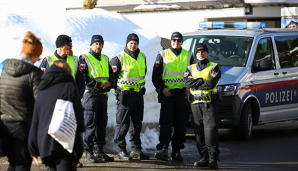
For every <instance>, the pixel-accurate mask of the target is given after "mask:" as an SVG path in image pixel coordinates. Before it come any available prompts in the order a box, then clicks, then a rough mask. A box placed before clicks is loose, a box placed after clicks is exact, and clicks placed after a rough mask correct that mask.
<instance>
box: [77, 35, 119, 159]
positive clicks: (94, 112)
mask: <svg viewBox="0 0 298 171" xmlns="http://www.w3.org/2000/svg"><path fill="white" fill-rule="evenodd" d="M94 40H95V41H94ZM97 40H98V41H97ZM99 40H100V41H99ZM95 42H101V43H102V44H103V39H102V37H101V36H100V35H94V36H92V38H91V45H92V44H93V43H95ZM79 64H80V68H81V70H82V73H83V75H84V78H85V83H86V91H85V94H84V96H83V107H84V120H85V121H84V122H85V128H86V131H85V132H84V135H83V141H84V150H85V153H86V161H88V162H92V163H94V162H97V161H114V158H113V157H109V156H108V155H106V154H105V153H104V152H103V146H104V145H105V144H106V141H105V137H106V126H107V121H108V113H107V109H108V106H107V101H108V96H107V92H108V91H110V89H111V88H112V87H113V84H114V77H113V71H112V68H111V67H110V65H109V58H108V56H106V55H104V54H101V53H99V54H96V53H95V52H93V51H92V50H91V49H90V51H89V53H87V54H84V55H81V56H80V57H79ZM106 82H110V83H111V86H110V87H108V88H105V87H101V85H102V84H105V83H106ZM93 152H94V153H93Z"/></svg>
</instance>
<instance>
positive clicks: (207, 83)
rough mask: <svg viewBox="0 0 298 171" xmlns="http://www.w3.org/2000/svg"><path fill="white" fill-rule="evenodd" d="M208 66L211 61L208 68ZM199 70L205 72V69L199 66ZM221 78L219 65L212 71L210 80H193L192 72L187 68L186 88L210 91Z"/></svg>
mask: <svg viewBox="0 0 298 171" xmlns="http://www.w3.org/2000/svg"><path fill="white" fill-rule="evenodd" d="M205 60H208V59H205ZM208 65H209V61H208V63H207V65H206V66H208ZM197 69H198V70H203V69H204V68H200V66H199V65H198V64H197ZM211 73H212V74H211ZM220 77H221V72H220V69H219V65H217V66H216V67H215V68H214V69H213V70H211V71H210V73H209V79H208V80H203V78H197V79H193V78H192V75H191V72H190V70H189V69H188V68H187V70H186V72H185V74H184V78H183V81H184V85H185V87H186V88H196V89H197V90H210V89H213V88H214V87H215V86H216V84H217V83H218V81H219V79H220Z"/></svg>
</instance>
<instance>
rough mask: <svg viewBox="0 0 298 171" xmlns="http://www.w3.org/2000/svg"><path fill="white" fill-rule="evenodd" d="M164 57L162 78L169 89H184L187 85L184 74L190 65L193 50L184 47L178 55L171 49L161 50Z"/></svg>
mask: <svg viewBox="0 0 298 171" xmlns="http://www.w3.org/2000/svg"><path fill="white" fill-rule="evenodd" d="M159 54H160V55H161V56H162V58H163V73H162V80H163V82H164V84H165V86H167V87H168V88H169V89H175V88H178V89H182V88H184V87H185V85H184V82H183V74H184V73H185V71H186V69H187V66H189V62H190V58H191V52H188V51H187V50H185V49H182V51H181V53H180V54H179V56H176V55H175V54H174V53H173V52H172V51H171V50H170V49H166V50H163V51H160V52H159Z"/></svg>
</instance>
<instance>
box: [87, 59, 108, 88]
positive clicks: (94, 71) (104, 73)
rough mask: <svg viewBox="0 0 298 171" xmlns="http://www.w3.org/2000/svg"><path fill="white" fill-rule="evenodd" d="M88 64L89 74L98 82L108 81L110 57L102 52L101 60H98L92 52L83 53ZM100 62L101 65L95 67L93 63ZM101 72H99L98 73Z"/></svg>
mask: <svg viewBox="0 0 298 171" xmlns="http://www.w3.org/2000/svg"><path fill="white" fill-rule="evenodd" d="M83 56H84V58H85V60H86V63H87V65H88V76H89V77H90V78H93V79H95V80H96V81H97V82H102V83H104V82H107V81H108V80H109V63H108V62H109V58H108V57H107V56H106V55H104V54H101V56H100V58H101V60H100V61H98V60H97V59H96V58H95V57H94V56H92V55H91V54H90V53H87V54H84V55H83ZM95 63H98V64H100V66H97V67H95V66H94V65H93V64H95ZM98 72H99V73H98Z"/></svg>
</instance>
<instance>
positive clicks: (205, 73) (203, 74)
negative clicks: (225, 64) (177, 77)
mask: <svg viewBox="0 0 298 171" xmlns="http://www.w3.org/2000/svg"><path fill="white" fill-rule="evenodd" d="M216 66H217V63H213V62H209V65H208V66H207V67H206V68H204V69H203V70H202V71H199V70H198V69H197V64H193V65H190V66H189V67H188V69H189V70H190V73H191V75H192V77H193V79H197V78H203V79H204V80H208V79H209V77H210V72H211V71H212V70H213V69H214V68H215V67H216ZM211 92H217V85H216V86H215V87H214V88H213V89H210V90H195V89H194V88H191V89H190V94H192V95H194V96H195V97H199V96H203V95H206V94H210V93H211ZM198 102H199V103H200V102H211V100H208V101H204V100H195V101H193V102H192V103H198Z"/></svg>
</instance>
